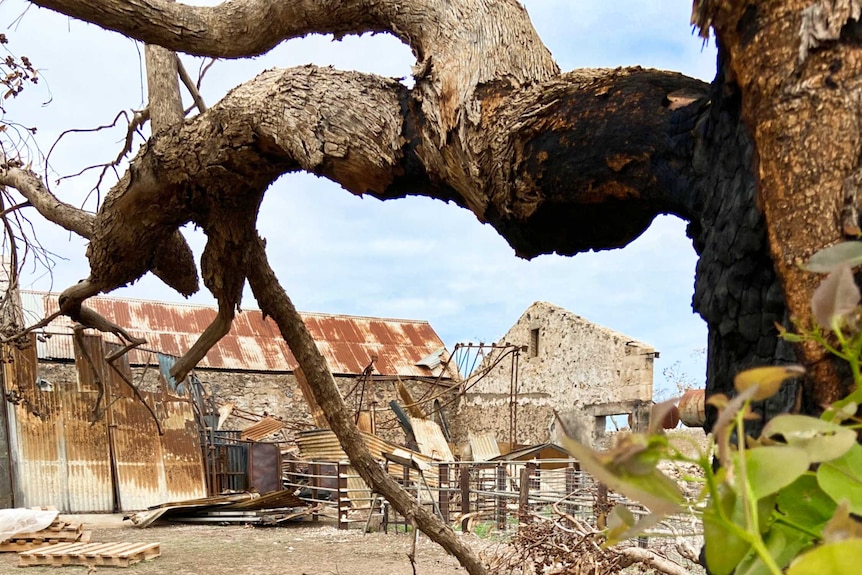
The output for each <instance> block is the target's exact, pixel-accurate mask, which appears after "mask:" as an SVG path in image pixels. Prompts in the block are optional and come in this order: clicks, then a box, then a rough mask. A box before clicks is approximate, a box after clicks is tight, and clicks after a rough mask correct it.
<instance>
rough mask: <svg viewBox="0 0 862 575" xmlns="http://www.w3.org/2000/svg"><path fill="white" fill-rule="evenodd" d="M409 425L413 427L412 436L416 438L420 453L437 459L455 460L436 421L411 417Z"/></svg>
mask: <svg viewBox="0 0 862 575" xmlns="http://www.w3.org/2000/svg"><path fill="white" fill-rule="evenodd" d="M410 425H411V426H412V427H413V437H415V438H416V445H418V446H419V452H420V453H423V454H425V455H427V456H428V457H430V458H431V459H436V460H437V461H455V458H454V457H452V450H451V449H449V444H448V443H446V438H445V437H443V431H442V430H441V429H440V426H439V425H437V422H435V421H431V420H430V419H420V418H418V417H411V418H410Z"/></svg>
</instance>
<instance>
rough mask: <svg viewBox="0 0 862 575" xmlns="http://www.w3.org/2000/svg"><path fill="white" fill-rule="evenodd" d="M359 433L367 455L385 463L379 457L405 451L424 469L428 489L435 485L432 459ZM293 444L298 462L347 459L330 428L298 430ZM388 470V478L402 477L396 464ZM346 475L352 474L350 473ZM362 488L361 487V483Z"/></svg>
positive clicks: (375, 437) (434, 468) (400, 470)
mask: <svg viewBox="0 0 862 575" xmlns="http://www.w3.org/2000/svg"><path fill="white" fill-rule="evenodd" d="M360 433H361V434H362V438H363V439H364V440H365V444H366V445H367V446H368V450H369V451H370V452H371V455H372V456H373V457H374V458H375V459H377V460H378V461H381V462H383V461H385V458H384V457H383V454H384V453H393V452H399V453H404V452H406V453H407V454H409V456H410V457H412V458H413V459H415V460H416V461H418V462H420V464H421V465H423V466H427V467H428V470H427V471H426V472H425V480H426V481H427V482H428V484H429V485H432V486H436V485H437V484H438V474H437V468H436V467H435V466H432V465H431V461H432V459H431V458H430V457H428V456H427V455H424V454H422V453H417V452H415V451H410V450H409V449H406V448H404V447H402V446H400V445H396V444H394V443H390V442H388V441H386V440H385V439H382V438H380V437H377V436H376V435H372V434H370V433H364V432H360ZM296 444H297V445H298V446H299V453H300V455H301V456H302V459H304V460H307V461H327V462H340V461H348V460H349V459H348V457H347V454H346V453H344V450H342V449H341V445H340V444H339V443H338V437H336V435H335V433H334V432H333V431H332V430H330V429H312V430H309V431H302V432H300V433H299V434H298V435H297V436H296ZM388 469H389V473H390V475H392V476H393V477H397V478H399V479H400V478H402V477H403V476H404V468H403V467H402V466H400V465H396V464H390V465H389V467H388ZM350 473H351V474H352V473H355V472H353V471H351V472H350ZM348 483H349V481H348ZM363 485H365V484H364V483H363ZM364 489H365V490H367V489H368V486H367V485H365V487H364Z"/></svg>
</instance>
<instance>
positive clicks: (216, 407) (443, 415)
mask: <svg viewBox="0 0 862 575" xmlns="http://www.w3.org/2000/svg"><path fill="white" fill-rule="evenodd" d="M20 297H21V309H22V310H23V314H24V322H25V323H28V324H32V323H34V322H36V321H38V320H39V319H41V318H43V317H47V316H49V315H51V314H52V313H53V312H54V311H56V305H57V303H56V297H55V296H53V295H52V294H47V293H41V292H27V291H24V292H21V294H20ZM88 305H90V306H91V307H92V308H93V309H95V310H96V311H97V312H98V313H100V314H101V315H103V316H104V317H108V318H111V319H112V320H113V321H115V322H116V323H117V324H119V325H123V326H128V331H129V332H130V334H131V335H132V336H134V337H136V338H142V339H145V340H146V342H147V343H146V344H144V345H142V346H139V347H136V348H134V349H131V350H129V351H128V353H125V354H122V355H119V352H118V349H119V346H118V342H114V341H110V336H109V335H106V334H99V335H90V334H88V332H87V331H86V330H76V329H75V327H74V325H73V324H72V323H71V322H70V320H68V318H65V317H64V316H60V317H59V318H57V319H55V320H53V321H52V322H50V323H49V324H47V325H46V326H45V328H44V329H43V330H41V331H40V332H38V335H34V334H31V338H30V340H29V342H22V345H19V346H17V347H15V346H7V348H6V352H5V358H6V362H5V364H4V369H3V396H4V398H5V401H4V404H5V405H4V407H5V409H0V493H2V494H5V495H4V496H3V497H5V499H4V498H3V497H0V507H2V506H12V505H17V506H37V505H53V506H55V507H57V508H58V509H59V510H61V511H63V512H88V511H115V510H123V511H132V510H138V509H143V508H146V507H150V506H153V505H156V504H160V503H163V502H165V501H178V500H185V499H195V498H199V497H203V496H205V495H207V494H210V495H212V494H216V493H220V492H222V491H223V490H225V489H230V490H247V489H251V488H253V489H256V490H258V491H260V492H261V493H265V492H271V491H275V490H278V489H281V488H282V481H283V476H282V471H283V469H287V466H286V465H285V466H283V461H282V457H283V456H285V455H287V456H289V457H294V455H295V453H296V452H295V451H294V450H293V449H295V448H293V449H290V448H288V449H285V448H284V445H285V444H287V443H292V442H293V441H294V440H295V439H296V440H297V444H298V446H299V451H300V452H301V453H300V454H301V455H303V456H306V458H307V459H309V460H317V461H342V460H343V459H345V455H344V453H343V452H342V451H341V450H340V447H339V446H338V442H337V441H336V439H335V438H334V437H333V436H331V432H328V431H327V432H322V431H314V429H316V428H324V427H326V421H325V418H323V416H322V413H320V411H319V408H317V406H316V404H315V402H314V400H313V398H312V397H311V394H310V393H309V392H308V388H307V382H305V379H304V376H303V374H302V372H301V371H300V370H298V369H297V363H296V360H295V359H294V358H293V355H292V354H291V352H290V350H289V349H288V348H287V346H286V344H285V343H284V341H283V339H282V338H281V335H280V334H279V332H278V329H277V328H276V327H275V325H274V324H273V323H272V322H271V321H270V320H268V319H267V318H264V317H262V315H261V313H260V312H259V311H254V310H252V311H244V312H242V313H240V314H238V315H237V318H236V319H235V321H234V322H233V326H232V328H231V331H230V333H229V334H228V335H227V336H226V337H225V338H223V339H222V340H221V341H220V342H219V343H218V344H217V345H216V346H215V347H213V348H212V349H211V350H210V351H209V353H208V354H207V356H206V357H205V358H204V359H203V360H202V361H201V362H200V363H199V364H198V365H197V367H196V369H195V370H194V372H193V373H192V375H191V376H190V377H189V378H187V379H186V380H185V381H180V382H177V381H173V380H172V378H171V376H170V367H171V366H172V365H173V362H174V361H176V358H177V356H179V355H181V354H182V353H183V352H184V351H185V350H187V349H188V348H189V347H190V346H191V345H192V344H193V343H194V341H195V338H196V337H197V335H198V334H199V333H200V332H201V331H202V330H203V329H204V328H205V327H206V326H207V325H208V324H209V323H210V322H211V321H212V318H213V317H214V316H215V314H216V309H215V308H212V307H207V306H198V305H188V304H168V303H161V302H150V301H141V300H129V299H121V298H113V297H97V298H93V299H91V300H90V301H89V303H88ZM303 318H304V320H305V322H306V324H307V325H308V327H309V330H310V332H311V333H312V335H313V336H314V338H315V341H316V342H317V345H318V348H319V349H320V350H321V352H322V353H323V354H324V356H326V358H327V361H328V362H329V366H330V368H331V370H332V371H333V375H334V376H335V379H336V381H337V382H338V385H339V387H340V389H341V392H342V395H343V396H344V398H345V401H346V402H347V404H348V405H349V406H351V407H352V408H353V409H354V413H355V418H356V422H357V424H358V426H359V427H360V428H361V429H362V430H363V431H365V432H366V437H367V440H368V441H370V442H372V443H373V444H374V445H375V446H378V448H377V450H376V451H380V453H378V454H377V455H378V456H380V457H381V463H386V462H388V463H389V464H390V465H391V466H392V469H401V468H402V467H403V466H406V467H410V466H415V465H420V466H421V465H426V466H427V462H428V461H430V460H437V461H451V460H453V459H457V458H461V459H470V458H472V457H473V455H474V454H471V450H470V448H469V447H467V446H468V445H470V444H471V443H472V444H473V446H474V451H475V456H476V457H479V458H480V459H483V458H484V459H490V458H493V457H495V456H499V455H500V454H503V455H505V454H506V453H509V452H514V451H515V450H516V449H519V448H522V447H524V446H525V445H527V446H530V445H533V446H535V445H540V446H541V445H549V446H550V447H549V448H550V449H552V450H557V451H559V452H561V450H559V448H557V447H556V446H553V442H556V441H558V435H555V434H558V433H559V428H555V426H554V420H555V415H554V413H555V411H556V412H557V413H558V414H559V416H560V418H561V419H562V421H564V422H565V423H566V427H567V428H568V430H569V431H570V432H572V431H576V432H578V434H579V438H580V439H581V440H582V441H584V442H587V443H589V442H593V441H594V440H595V439H597V438H598V437H599V436H600V435H601V434H602V432H603V431H604V428H605V418H607V417H608V416H611V415H617V414H622V415H628V416H629V418H630V425H631V426H632V427H633V428H635V429H637V428H639V427H641V426H644V425H645V424H646V418H647V414H648V410H649V405H650V404H651V396H652V375H653V365H652V364H653V359H654V358H655V357H656V356H657V353H656V352H655V350H653V348H651V347H649V346H647V345H646V344H643V343H640V342H637V341H635V340H633V339H631V338H629V337H627V336H624V335H622V334H619V333H616V332H613V331H611V330H608V329H606V328H603V327H601V326H597V325H595V324H592V323H590V322H588V321H586V320H584V319H583V318H580V317H578V316H576V315H574V314H572V313H571V312H568V311H566V310H564V309H562V308H559V307H557V306H553V305H551V304H547V303H542V302H537V303H535V304H533V305H532V306H530V308H528V309H527V310H526V311H525V312H524V314H523V315H522V316H521V318H520V319H519V320H518V321H517V322H516V323H515V325H514V326H513V327H512V328H511V329H510V330H509V331H508V332H507V334H506V335H505V336H504V337H503V338H502V339H501V340H500V341H499V342H498V343H497V344H495V345H493V346H488V350H489V352H488V353H487V354H486V355H483V357H484V360H483V361H482V362H481V363H480V364H479V366H478V368H476V369H473V370H470V372H469V373H467V372H466V371H465V372H464V373H463V374H462V373H460V372H459V368H458V365H457V361H453V357H452V356H450V354H449V353H448V352H447V351H446V349H445V347H444V345H443V342H442V340H441V339H440V337H439V336H438V335H437V334H436V333H435V332H434V330H433V329H432V328H431V326H430V325H429V324H428V323H427V322H424V321H416V320H396V319H382V318H369V317H358V316H346V315H325V314H303ZM28 344H29V345H28ZM459 347H460V344H459V346H456V350H457V349H458V348H459ZM466 347H468V348H469V347H471V346H466ZM483 353H484V352H483ZM114 356H116V357H114ZM432 420H433V421H432ZM240 430H242V431H240ZM273 433H276V434H277V440H278V441H279V442H280V443H273V442H265V441H260V440H262V439H265V438H267V437H269V438H272V437H273V435H272V434H273ZM327 433H328V434H329V435H326V434H327ZM375 438H379V440H378V439H375ZM479 438H481V440H480V439H479ZM405 444H406V445H407V447H409V448H412V451H410V449H407V450H403V451H402V450H400V449H399V448H398V445H405ZM380 446H382V447H380ZM530 449H532V448H528V449H527V450H526V451H524V453H528V452H530V453H531V452H532V451H530ZM533 451H536V450H535V449H533ZM384 452H385V453H386V456H384ZM480 452H481V453H480ZM519 453H520V452H519ZM321 458H322V459H321ZM477 460H478V459H477ZM4 462H5V463H4ZM4 465H5V468H6V469H3V467H4ZM398 473H400V471H399V472H398ZM428 480H429V482H430V483H432V484H437V481H438V479H437V477H436V470H435V471H434V473H433V474H431V475H429V476H428ZM348 488H349V490H350V491H351V493H359V492H360V491H362V490H363V489H364V488H363V485H359V484H358V483H356V484H351V485H349V486H348ZM361 497H362V498H370V495H369V494H368V493H365V494H363V495H362V496H361ZM372 499H373V498H370V499H369V500H372Z"/></svg>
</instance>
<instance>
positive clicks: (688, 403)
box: [679, 389, 706, 427]
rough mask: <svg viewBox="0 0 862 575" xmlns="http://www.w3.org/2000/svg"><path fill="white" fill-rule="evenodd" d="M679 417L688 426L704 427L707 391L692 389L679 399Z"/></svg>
mask: <svg viewBox="0 0 862 575" xmlns="http://www.w3.org/2000/svg"><path fill="white" fill-rule="evenodd" d="M679 419H680V421H682V424H683V425H685V426H686V427H703V424H704V423H706V391H705V390H703V389H690V390H688V391H686V392H685V393H684V394H683V396H682V398H681V399H680V400H679Z"/></svg>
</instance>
